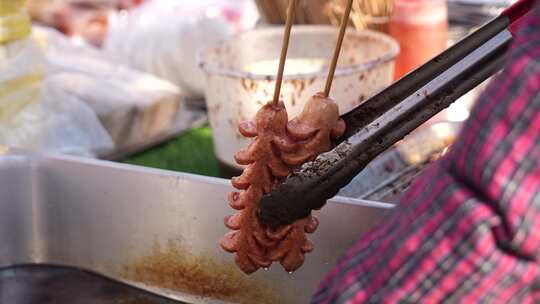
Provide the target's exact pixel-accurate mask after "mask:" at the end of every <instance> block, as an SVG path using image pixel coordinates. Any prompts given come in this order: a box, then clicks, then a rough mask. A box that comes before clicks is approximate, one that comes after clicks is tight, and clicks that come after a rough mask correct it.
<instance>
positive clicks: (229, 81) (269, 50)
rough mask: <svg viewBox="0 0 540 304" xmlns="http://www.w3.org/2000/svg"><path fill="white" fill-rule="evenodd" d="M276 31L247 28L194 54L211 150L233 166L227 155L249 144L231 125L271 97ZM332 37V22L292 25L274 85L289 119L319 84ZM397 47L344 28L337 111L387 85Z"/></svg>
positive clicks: (335, 85)
mask: <svg viewBox="0 0 540 304" xmlns="http://www.w3.org/2000/svg"><path fill="white" fill-rule="evenodd" d="M282 35H283V28H282V27H273V28H266V29H258V30H254V31H250V32H246V33H244V34H242V35H240V36H236V37H233V38H231V39H229V40H227V41H225V42H221V43H219V44H218V45H215V46H212V47H210V48H208V49H206V50H204V51H203V52H202V53H201V54H200V56H199V64H200V66H201V67H202V69H203V70H204V71H205V72H206V73H205V74H206V79H207V87H206V92H205V94H206V102H207V106H208V112H209V118H210V124H211V126H212V128H213V131H214V144H215V150H216V155H217V157H218V160H219V161H220V163H221V164H222V165H224V166H225V167H226V168H237V169H239V168H240V167H239V166H238V165H236V164H235V162H234V159H233V156H234V154H235V153H236V152H237V151H238V150H240V149H242V148H244V147H246V146H247V145H248V143H249V140H247V139H245V138H243V137H242V136H241V135H240V134H239V133H238V131H237V129H238V128H237V127H238V124H239V123H241V122H242V121H246V120H251V119H253V117H254V116H255V113H256V112H257V110H259V108H260V107H261V106H262V105H264V104H265V103H266V102H268V101H270V100H271V99H272V95H273V92H274V85H275V78H276V72H277V67H278V58H279V54H280V51H281V40H282ZM336 39H337V29H336V28H334V27H331V26H296V27H294V28H293V31H292V34H291V41H290V46H289V52H288V60H287V63H286V66H285V76H284V82H283V85H282V89H281V98H282V100H283V101H284V102H285V106H286V107H287V111H288V113H289V118H290V119H291V118H293V117H294V116H296V115H297V114H299V113H300V111H301V110H302V108H303V107H304V104H305V103H306V102H307V100H308V99H309V98H310V97H312V96H313V95H314V94H315V93H317V92H319V91H322V90H323V88H324V83H325V81H326V76H327V73H328V68H327V66H328V65H329V64H328V63H329V61H330V58H331V55H332V53H333V50H334V47H335V43H336ZM398 52H399V47H398V45H397V43H396V42H395V41H394V40H393V39H392V38H390V37H389V36H386V35H384V34H380V33H377V32H373V31H361V32H358V31H355V30H353V29H350V30H349V31H348V32H347V35H346V37H345V40H344V43H343V49H342V52H341V56H340V62H339V63H338V68H337V70H336V74H335V80H334V83H333V86H332V92H331V94H330V95H331V97H332V98H334V99H335V100H336V102H337V103H338V105H339V109H340V111H341V113H345V112H348V111H349V110H351V109H353V108H354V107H356V106H357V105H359V104H361V103H362V102H363V101H364V100H366V99H367V98H368V97H370V96H371V95H373V94H374V93H376V92H378V91H379V90H381V89H383V88H385V87H386V86H387V85H389V84H390V82H391V81H392V76H393V68H394V58H395V57H396V55H397V54H398Z"/></svg>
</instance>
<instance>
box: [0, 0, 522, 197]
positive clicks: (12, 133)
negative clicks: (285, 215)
mask: <svg viewBox="0 0 540 304" xmlns="http://www.w3.org/2000/svg"><path fill="white" fill-rule="evenodd" d="M344 2H345V1H344V0H299V9H298V11H297V13H296V15H295V24H296V26H295V27H294V30H293V36H292V38H291V49H290V51H289V61H288V65H287V67H286V77H285V82H284V89H283V94H282V98H283V99H284V101H285V102H286V104H287V107H288V110H289V113H290V115H291V116H294V114H295V113H297V112H298V109H301V106H302V105H303V103H304V102H305V101H306V100H307V98H308V97H309V96H311V95H312V94H313V93H314V92H316V91H318V90H321V89H322V80H323V77H324V75H325V72H326V71H325V68H326V67H327V60H328V58H330V55H331V53H332V48H333V43H334V40H332V39H334V38H333V37H334V36H335V33H334V32H335V28H336V27H337V25H338V24H339V21H340V19H341V15H342V14H343V10H344ZM512 2H513V1H509V0H448V1H444V0H393V1H392V0H358V1H355V3H354V6H353V13H352V16H351V20H349V23H350V30H349V32H348V35H347V38H346V41H345V44H344V49H343V53H342V58H341V59H340V60H341V61H340V65H339V67H338V71H337V74H336V82H335V87H334V89H333V93H332V96H333V97H334V98H335V99H336V100H337V102H338V104H339V105H340V109H341V110H342V112H343V111H346V110H348V109H350V108H352V107H354V106H356V105H358V104H360V103H361V102H363V101H364V100H366V99H367V98H369V97H370V96H371V95H373V94H375V93H376V92H378V91H380V90H382V89H384V88H385V87H386V86H388V85H389V84H391V83H392V82H393V81H395V80H397V79H399V78H400V77H402V76H403V75H405V74H407V73H408V72H410V71H411V70H413V69H414V68H416V67H418V66H419V65H421V64H423V63H425V62H426V61H427V60H429V59H430V58H432V57H433V56H435V55H436V54H438V53H440V52H441V51H443V50H444V49H445V48H447V47H448V46H450V45H452V44H453V43H455V42H456V41H458V40H459V39H461V38H462V37H464V36H465V35H467V34H469V33H471V32H472V31H474V30H475V29H476V28H477V27H479V26H480V25H482V24H484V23H485V22H487V21H489V20H490V19H491V18H493V17H494V16H495V15H497V14H498V13H499V12H500V11H501V10H502V9H504V8H505V7H507V6H508V5H510V4H511V3H512ZM0 4H1V6H0V144H1V145H5V146H13V147H22V148H25V149H32V150H39V151H49V152H57V153H66V154H73V155H80V156H85V157H95V158H102V159H108V160H114V161H119V162H125V163H130V164H138V165H143V166H148V167H154V168H162V169H168V170H175V171H182V172H190V173H196V174H203V175H209V176H221V177H228V176H231V175H232V174H234V173H235V172H237V171H238V170H239V169H241V168H240V167H238V166H236V165H235V164H234V161H233V160H232V155H233V154H234V151H236V150H238V149H239V148H242V147H243V146H245V145H246V144H247V142H246V141H245V140H244V139H242V138H241V137H240V136H239V134H238V132H237V131H236V127H237V125H238V123H239V122H241V121H243V120H249V119H251V118H252V117H253V115H254V113H255V112H256V110H257V109H258V108H259V107H260V106H261V105H262V104H263V103H265V102H266V101H268V100H269V99H270V95H271V93H272V88H273V81H274V74H275V71H276V70H277V67H276V65H277V64H276V63H277V58H278V54H279V51H280V50H279V47H280V41H281V36H280V35H281V29H280V28H279V27H280V26H281V25H283V23H284V21H285V17H286V7H287V0H196V1H191V0H27V1H23V0H0ZM398 46H399V47H398ZM478 90H479V89H478ZM478 90H476V91H475V92H471V93H470V94H468V95H467V96H465V97H463V98H462V99H461V100H460V101H459V102H457V103H456V104H454V105H453V106H452V107H450V109H448V110H446V111H445V112H444V113H441V114H440V115H439V116H437V117H435V118H434V119H433V120H432V121H430V122H429V123H428V124H426V126H425V128H421V129H420V130H418V132H417V133H418V134H417V135H413V136H411V137H409V139H408V144H407V143H403V144H402V145H401V146H398V147H396V149H397V150H398V151H400V153H401V154H400V155H401V158H400V159H401V160H403V159H405V160H407V165H403V166H404V168H405V167H407V168H408V169H407V170H408V171H407V170H406V171H407V172H409V173H410V172H411V170H410V167H411V164H412V165H414V166H415V167H418V166H421V164H425V163H426V162H428V161H430V160H431V159H433V158H434V157H436V156H437V155H440V154H441V153H443V152H444V149H445V148H446V147H448V145H449V144H450V143H451V142H452V139H453V137H454V136H455V134H456V132H458V130H459V125H460V123H461V122H462V121H464V120H465V119H466V118H467V116H468V109H470V106H471V105H472V102H473V100H474V98H475V96H476V95H477V93H478ZM426 139H427V140H426ZM419 142H421V143H422V145H418V143H419ZM426 143H429V144H426ZM375 169H376V168H375ZM375 169H374V170H375ZM377 170H379V169H377ZM380 170H383V169H380ZM368 171H369V170H368ZM383 171H384V170H383ZM413 171H414V170H413ZM414 172H416V171H414ZM409 173H407V174H409ZM401 175H404V173H403V172H402V173H401ZM366 187H368V186H366ZM351 191H352V190H351Z"/></svg>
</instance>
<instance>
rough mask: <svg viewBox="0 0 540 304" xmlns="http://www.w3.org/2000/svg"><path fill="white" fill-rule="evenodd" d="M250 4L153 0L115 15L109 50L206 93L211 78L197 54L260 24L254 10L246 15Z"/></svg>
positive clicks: (121, 58) (235, 0)
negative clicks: (198, 61) (237, 32)
mask: <svg viewBox="0 0 540 304" xmlns="http://www.w3.org/2000/svg"><path fill="white" fill-rule="evenodd" d="M245 3H251V1H240V0H227V1H224V0H219V1H218V0H200V1H189V2H187V1H170V0H154V1H148V2H146V3H145V4H143V5H142V6H140V7H138V8H136V9H134V10H132V11H130V12H129V13H120V14H117V15H116V16H113V17H111V18H110V24H109V29H108V33H107V37H106V39H105V42H104V49H105V51H106V52H107V53H108V54H109V55H110V57H111V58H112V59H113V60H114V61H115V62H121V63H123V64H126V65H128V66H131V67H134V68H136V69H138V70H141V71H145V72H148V73H151V74H154V75H157V76H158V77H160V78H163V79H167V80H169V81H170V82H172V83H174V84H176V85H178V86H180V87H181V88H182V89H183V91H184V93H186V94H187V95H188V96H191V97H201V96H202V95H203V93H204V86H205V85H204V84H205V79H204V75H203V73H202V72H201V71H200V70H199V68H198V65H197V53H198V51H199V50H200V49H202V48H204V47H205V46H207V45H210V44H212V43H214V42H217V41H219V40H222V39H224V38H226V37H228V36H230V35H231V34H233V33H234V32H235V31H236V30H240V29H245V28H246V27H249V24H250V23H252V25H254V24H255V21H254V20H256V18H253V14H250V15H249V17H250V18H241V17H242V15H241V14H240V12H242V10H243V9H244V5H245ZM251 4H252V3H251ZM252 12H256V9H255V8H254V7H253V11H252ZM252 19H253V20H252ZM246 20H247V21H246Z"/></svg>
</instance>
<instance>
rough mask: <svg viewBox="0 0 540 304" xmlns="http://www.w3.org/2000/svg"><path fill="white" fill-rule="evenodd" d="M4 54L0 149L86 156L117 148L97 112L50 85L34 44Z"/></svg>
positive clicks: (20, 43)
mask: <svg viewBox="0 0 540 304" xmlns="http://www.w3.org/2000/svg"><path fill="white" fill-rule="evenodd" d="M0 50H1V52H0V145H4V146H9V147H17V148H24V149H30V150H38V151H50V152H59V153H66V154H76V155H83V156H94V155H95V153H97V152H99V151H101V150H105V149H112V148H113V143H112V140H111V138H110V136H109V135H108V134H107V132H106V130H105V129H104V128H103V126H102V125H101V123H100V122H99V120H98V118H97V117H96V115H95V113H94V112H93V111H92V109H90V108H89V107H88V106H87V105H86V104H85V103H84V102H82V101H81V100H79V99H77V98H74V97H73V96H70V95H69V94H66V93H65V92H64V91H62V90H59V89H58V88H57V87H55V86H54V85H53V84H50V83H49V82H48V81H47V80H46V78H47V75H46V60H45V56H44V54H43V52H42V51H41V49H40V48H39V47H38V46H37V45H36V44H35V42H34V41H33V40H31V39H23V40H17V41H14V42H11V43H9V44H7V45H2V46H0Z"/></svg>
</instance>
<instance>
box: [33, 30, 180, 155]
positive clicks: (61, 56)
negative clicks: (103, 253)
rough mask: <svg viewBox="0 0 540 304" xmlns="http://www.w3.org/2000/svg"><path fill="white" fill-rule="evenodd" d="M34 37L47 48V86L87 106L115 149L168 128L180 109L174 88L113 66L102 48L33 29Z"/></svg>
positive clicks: (124, 68) (167, 83)
mask: <svg viewBox="0 0 540 304" xmlns="http://www.w3.org/2000/svg"><path fill="white" fill-rule="evenodd" d="M36 35H37V36H38V37H39V39H40V41H41V44H42V46H43V48H44V50H46V54H47V66H48V68H47V80H48V82H49V83H50V84H54V85H55V86H57V87H58V88H61V89H62V90H63V91H64V92H65V93H66V94H69V95H72V96H75V97H77V98H79V99H81V100H83V101H84V102H85V103H86V104H87V105H89V106H90V107H91V108H92V109H93V110H94V111H95V113H96V114H97V115H98V117H99V119H100V121H101V122H102V123H103V125H104V126H105V128H106V129H107V131H108V132H109V134H110V135H111V137H112V139H113V141H114V142H115V143H116V144H117V148H122V147H125V146H129V145H132V144H133V145H136V144H137V143H138V142H140V141H141V140H146V139H149V138H152V137H154V136H157V135H159V134H160V133H162V132H164V131H167V130H169V129H170V128H171V126H172V125H173V124H174V123H175V121H176V115H177V113H178V112H179V111H182V110H183V108H182V107H183V103H182V99H181V91H180V89H179V88H178V87H176V86H175V85H173V84H171V83H169V82H167V81H164V80H161V79H159V78H157V77H154V76H153V75H149V74H146V73H143V72H139V71H136V70H134V69H131V68H128V67H124V66H121V65H118V64H117V63H113V62H111V61H109V60H108V58H107V56H106V55H105V54H104V53H103V52H102V51H101V50H99V49H95V48H93V47H91V46H89V45H85V44H84V43H80V44H74V43H73V42H72V41H71V40H69V39H68V38H67V37H65V36H64V35H62V34H60V33H59V32H57V31H55V30H51V29H45V28H37V29H36Z"/></svg>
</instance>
